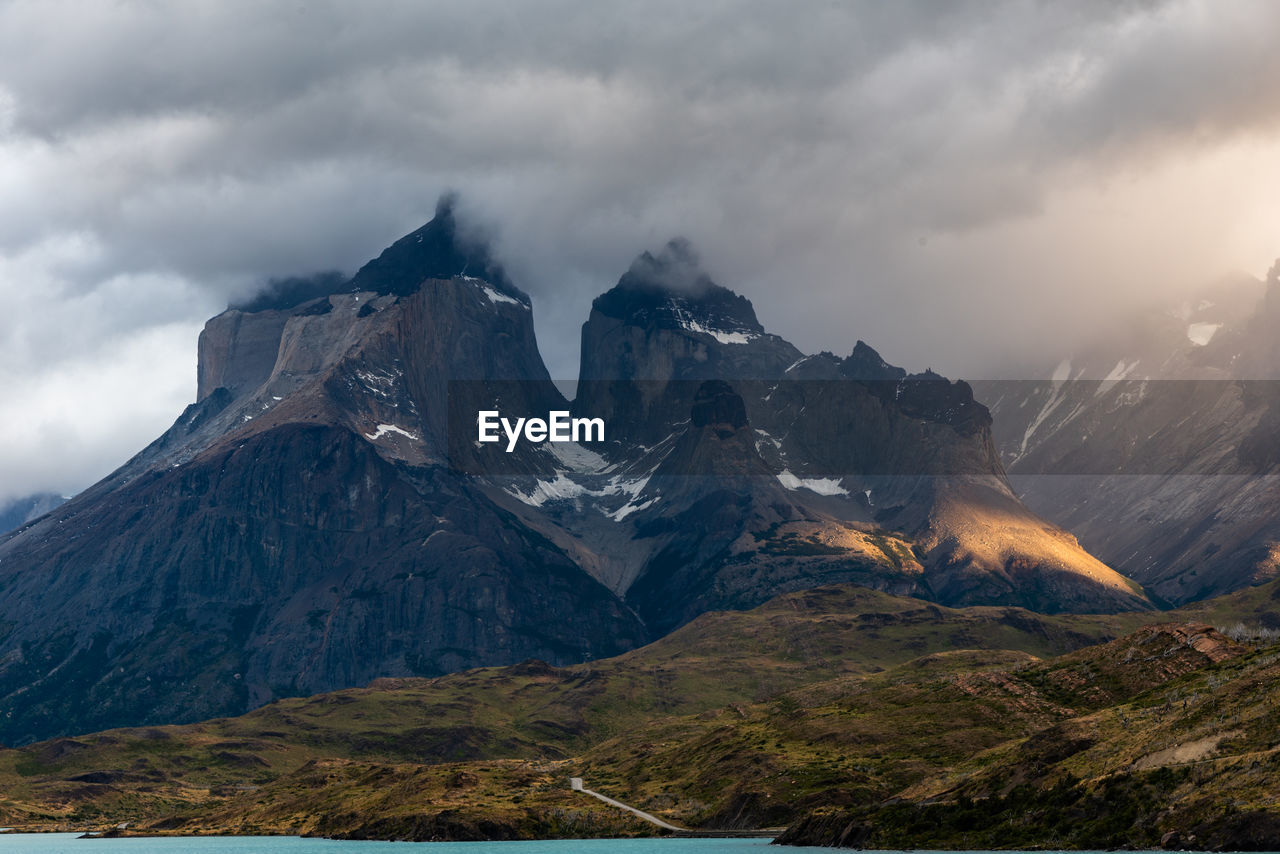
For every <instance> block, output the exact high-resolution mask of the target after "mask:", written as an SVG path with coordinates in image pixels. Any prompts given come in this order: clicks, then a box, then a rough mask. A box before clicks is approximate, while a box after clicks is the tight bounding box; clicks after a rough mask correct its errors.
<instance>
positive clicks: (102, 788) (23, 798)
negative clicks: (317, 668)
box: [0, 587, 1280, 846]
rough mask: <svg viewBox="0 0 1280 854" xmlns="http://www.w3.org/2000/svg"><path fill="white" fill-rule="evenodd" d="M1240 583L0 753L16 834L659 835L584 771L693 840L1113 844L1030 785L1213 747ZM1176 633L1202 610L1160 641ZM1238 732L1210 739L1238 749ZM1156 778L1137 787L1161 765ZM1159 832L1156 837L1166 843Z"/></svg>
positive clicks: (707, 625)
mask: <svg viewBox="0 0 1280 854" xmlns="http://www.w3.org/2000/svg"><path fill="white" fill-rule="evenodd" d="M1233 595H1234V596H1235V597H1236V599H1235V600H1234V601H1233V600H1231V599H1230V597H1228V598H1227V599H1224V600H1223V601H1218V602H1214V603H1207V604H1203V605H1201V606H1199V610H1197V611H1194V612H1192V613H1190V614H1188V613H1182V612H1173V613H1168V614H1121V615H1110V616H1052V617H1049V616H1043V615H1038V614H1033V613H1030V612H1027V611H1024V610H1021V609H1017V608H966V609H949V608H943V607H940V606H937V605H933V604H930V603H926V602H922V601H919V600H913V599H904V598H899V597H893V596H889V595H886V594H882V593H876V592H872V591H869V590H864V589H860V588H853V587H833V588H823V589H818V590H812V591H805V592H802V593H795V594H789V595H785V596H780V597H778V598H777V599H774V600H772V601H771V602H769V603H767V604H766V605H764V606H762V607H760V608H757V609H755V610H753V611H747V612H727V613H715V614H707V615H704V616H703V617H701V618H699V619H698V620H695V621H694V622H693V623H691V624H689V625H687V626H685V627H684V628H682V629H680V630H679V631H677V632H675V633H673V634H672V635H670V636H669V637H667V638H664V639H663V640H661V641H658V642H657V643H654V644H651V645H650V646H647V647H644V648H643V649H639V650H636V651H633V652H631V653H628V654H626V655H622V656H619V657H617V658H613V659H609V660H605V661H599V662H591V663H587V664H583V665H578V666H575V667H567V668H554V667H550V666H548V665H546V664H544V663H542V662H535V661H530V662H525V663H523V664H520V665H516V666H514V667H506V668H490V669H483V670H474V671H467V672H464V673H458V674H454V675H451V676H447V677H442V678H439V679H396V680H379V681H377V682H374V683H373V684H371V685H369V686H367V687H365V688H360V689H352V690H347V691H339V692H335V693H332V694H325V695H319V696H316V697H310V698H305V699H293V700H284V701H280V702H277V703H273V704H271V705H269V706H266V707H263V708H261V709H258V710H256V711H254V712H251V713H249V714H247V715H243V716H241V717H238V718H230V719H218V720H213V721H206V722H203V723H199V724H192V725H187V726H173V727H148V728H140V729H124V730H112V731H108V732H103V733H95V734H90V735H85V736H80V737H76V738H62V739H55V740H52V741H48V742H43V743H40V744H34V745H28V746H25V747H22V748H20V749H16V750H2V751H0V823H3V824H5V825H9V826H15V827H22V828H27V829H52V828H90V827H92V828H97V829H102V828H108V827H111V826H113V825H115V824H116V823H118V822H122V821H127V822H130V823H131V827H132V829H133V830H138V831H143V832H169V833H192V832H222V833H314V834H322V835H330V836H345V837H352V838H365V837H368V838H412V839H476V838H533V837H545V836H598V835H627V834H636V833H650V832H653V828H651V827H649V826H646V825H643V824H640V823H639V822H638V821H636V820H634V819H632V818H631V817H630V816H627V815H625V814H623V813H621V812H619V811H616V810H614V809H613V808H610V807H608V806H605V805H604V804H601V803H599V802H598V801H594V800H593V799H590V798H588V797H586V796H583V795H581V794H576V793H573V792H571V791H570V790H569V789H568V785H567V782H568V778H569V777H570V776H582V777H584V778H586V779H587V783H588V785H589V786H590V787H592V788H594V789H596V790H598V791H601V792H604V793H605V794H609V795H612V796H614V797H618V798H620V799H622V800H625V801H627V802H630V803H634V804H635V805H637V806H640V807H642V808H644V809H648V810H649V811H651V812H655V813H658V814H661V815H663V816H664V817H666V818H668V819H669V820H672V821H675V822H676V823H683V824H685V825H687V826H691V827H709V828H737V827H757V826H776V825H784V824H793V823H794V824H795V826H794V828H793V830H792V837H791V838H793V839H797V840H803V841H816V842H822V843H830V842H838V841H839V840H840V839H844V840H845V841H846V842H848V841H850V840H853V841H857V840H863V841H864V842H865V841H867V840H871V841H873V842H874V843H875V844H877V845H879V844H885V845H909V846H919V845H923V844H934V845H939V846H945V845H958V844H965V845H969V844H970V843H971V842H974V840H975V839H976V837H972V836H971V835H965V833H968V831H964V832H961V831H957V830H955V829H954V827H953V825H952V824H948V822H951V821H952V819H951V818H942V817H940V816H953V817H954V816H963V815H971V818H970V819H963V818H956V819H955V821H956V822H960V823H961V824H963V822H964V821H971V822H978V819H977V818H973V817H972V814H971V813H968V812H965V810H970V811H971V810H973V809H978V808H977V807H974V806H973V805H974V804H981V805H982V807H981V808H982V809H986V810H988V811H990V814H989V815H987V814H983V817H982V819H981V822H979V824H981V825H982V826H985V825H986V824H987V823H990V822H996V823H999V822H1001V821H1005V820H1006V819H1007V820H1008V821H1010V822H1014V823H1016V822H1017V821H1021V822H1022V828H1023V829H1022V831H1021V832H1022V836H1018V835H1017V834H1016V833H1013V835H1009V836H1008V838H1010V839H1013V838H1017V839H1020V840H1021V842H1020V843H1019V844H1026V845H1031V844H1039V843H1038V842H1037V840H1039V841H1040V842H1043V841H1044V840H1045V839H1053V840H1057V842H1060V843H1061V844H1062V845H1072V844H1077V843H1079V844H1083V842H1084V841H1088V842H1089V843H1090V844H1095V843H1097V840H1099V839H1101V838H1103V836H1104V835H1105V834H1104V832H1103V830H1098V832H1097V833H1093V835H1081V834H1084V833H1085V831H1084V827H1085V824H1084V823H1082V822H1080V821H1078V820H1072V821H1070V822H1069V824H1070V826H1071V827H1072V828H1073V832H1076V834H1077V835H1076V836H1070V837H1063V836H1060V835H1053V833H1055V832H1056V831H1052V830H1051V829H1046V826H1044V825H1043V823H1040V822H1037V821H1036V820H1034V819H1028V818H1026V816H1027V814H1028V813H1027V809H1026V806H1027V798H1033V799H1036V798H1044V797H1050V795H1046V794H1045V793H1046V792H1048V793H1054V792H1058V793H1061V792H1063V791H1068V790H1069V792H1070V793H1072V794H1073V796H1074V795H1075V794H1076V793H1083V794H1079V797H1082V798H1083V797H1092V795H1090V794H1089V793H1090V792H1093V791H1094V789H1093V788H1090V787H1096V786H1099V785H1103V784H1102V783H1099V782H1098V781H1099V780H1105V779H1110V778H1109V777H1108V775H1114V774H1116V773H1121V772H1120V771H1116V770H1115V769H1114V768H1112V767H1111V766H1108V765H1106V762H1108V761H1113V760H1114V762H1120V760H1119V759H1115V757H1119V756H1129V755H1130V754H1133V756H1135V757H1138V758H1141V757H1142V756H1146V755H1148V754H1160V751H1162V750H1172V751H1173V754H1170V755H1174V754H1177V755H1182V754H1180V753H1178V750H1179V749H1180V745H1182V744H1183V743H1184V742H1195V743H1197V744H1199V743H1201V742H1202V740H1203V739H1208V738H1216V737H1217V736H1218V735H1219V734H1220V733H1219V730H1216V729H1215V730H1212V731H1210V730H1207V729H1206V730H1204V732H1201V730H1197V729H1195V728H1194V727H1191V726H1190V724H1188V727H1189V728H1188V729H1187V730H1186V732H1185V733H1184V732H1183V731H1182V730H1177V729H1176V727H1175V724H1174V721H1175V718H1177V715H1178V714H1182V706H1181V705H1179V703H1185V705H1186V713H1187V714H1188V715H1189V714H1190V713H1191V711H1192V710H1193V709H1195V708H1200V709H1207V708H1209V707H1207V706H1205V705H1204V704H1205V703H1206V702H1208V701H1207V700H1205V697H1207V696H1208V695H1209V693H1211V691H1210V687H1208V686H1211V685H1213V686H1217V687H1215V688H1214V689H1213V691H1215V692H1219V693H1220V690H1219V689H1220V687H1221V685H1224V684H1227V683H1232V684H1235V683H1236V680H1238V679H1242V678H1244V674H1245V671H1243V670H1241V671H1238V672H1237V671H1236V670H1232V669H1231V668H1233V667H1237V666H1244V665H1242V664H1240V663H1241V662H1247V663H1250V664H1248V666H1250V667H1252V666H1254V664H1253V663H1254V662H1258V661H1262V660H1265V658H1266V656H1265V655H1261V654H1258V653H1254V652H1251V651H1250V650H1249V649H1248V648H1246V647H1244V646H1241V645H1239V644H1236V643H1234V642H1232V641H1230V640H1228V639H1226V638H1222V637H1220V636H1218V635H1216V634H1215V633H1214V632H1213V631H1212V630H1211V629H1209V627H1207V626H1205V625H1197V626H1196V627H1195V628H1192V629H1188V628H1186V626H1185V625H1184V623H1185V618H1186V617H1187V616H1188V615H1190V616H1204V615H1212V616H1214V617H1216V618H1218V619H1219V620H1220V621H1221V622H1222V623H1224V624H1227V625H1234V624H1235V623H1237V622H1248V623H1250V624H1251V625H1254V626H1259V625H1263V624H1264V623H1265V622H1266V620H1267V619H1268V618H1267V617H1266V616H1265V615H1266V614H1267V613H1269V612H1270V605H1271V603H1272V602H1273V601H1275V600H1274V599H1273V598H1272V593H1271V591H1270V590H1267V589H1266V588H1259V589H1255V590H1251V591H1244V592H1242V593H1240V594H1233ZM1171 618H1173V619H1175V620H1179V621H1183V622H1181V623H1175V624H1173V625H1172V626H1170V625H1165V626H1163V627H1161V628H1154V627H1146V625H1147V624H1148V623H1150V622H1151V621H1153V620H1169V619H1171ZM1135 632H1136V633H1135ZM1263 634H1264V635H1265V634H1266V632H1263ZM1122 635H1123V636H1124V637H1123V638H1121V639H1120V640H1113V639H1115V638H1118V637H1120V636H1122ZM1278 666H1280V665H1278ZM1249 672H1250V673H1252V672H1253V671H1249ZM1265 675H1266V674H1264V673H1262V672H1259V673H1258V674H1257V675H1256V679H1255V684H1256V685H1258V686H1261V685H1263V684H1264V680H1265ZM1197 679H1198V680H1201V681H1200V682H1197V681H1195V680H1197ZM1206 680H1207V681H1206ZM1215 680H1216V681H1215ZM1241 684H1243V683H1241ZM1193 685H1201V686H1205V687H1201V688H1200V689H1198V690H1197V689H1194V688H1192V687H1190V686H1193ZM1257 690H1261V688H1258V689H1257ZM1160 692H1164V693H1160ZM1169 692H1173V693H1172V694H1170V693H1169ZM1157 697H1163V698H1165V699H1163V700H1159V701H1157V700H1156V699H1153V698H1157ZM1193 697H1194V699H1192V698H1193ZM1170 698H1172V699H1170ZM1259 702H1261V701H1260V700H1259ZM1215 708H1216V707H1215ZM1140 709H1141V710H1146V711H1142V712H1141V713H1140V712H1139V711H1138V710H1140ZM1152 709H1155V710H1156V711H1154V712H1153V711H1151V710H1152ZM1259 713H1260V712H1259ZM1205 714H1208V713H1207V712H1206V713H1205ZM1239 714H1243V712H1241V713H1239ZM1239 714H1236V715H1235V716H1232V715H1231V714H1226V713H1225V712H1224V711H1219V712H1217V713H1215V714H1214V716H1213V720H1214V721H1217V718H1218V717H1219V716H1223V715H1225V717H1223V718H1222V720H1223V721H1224V723H1222V726H1227V723H1225V722H1230V721H1235V720H1236V718H1237V717H1239ZM1202 717H1204V715H1202ZM1197 720H1199V719H1197ZM1206 720H1207V718H1206ZM1135 722H1139V723H1141V726H1135ZM1201 723H1204V721H1203V720H1202V721H1201ZM1205 725H1206V726H1207V724H1205ZM1214 725H1215V726H1217V725H1218V724H1217V723H1215V724H1214ZM1259 726H1261V725H1259ZM1170 727H1174V728H1173V729H1169V728H1170ZM1082 728H1083V729H1082ZM1222 732H1223V733H1227V734H1225V735H1222V737H1221V738H1220V739H1219V740H1218V741H1217V742H1214V746H1213V749H1215V750H1220V749H1225V748H1226V747H1230V746H1231V745H1233V744H1235V741H1233V739H1239V738H1242V737H1243V736H1239V735H1232V734H1230V732H1231V730H1230V729H1224V730H1222ZM1242 732H1244V733H1245V734H1246V735H1248V733H1251V732H1253V730H1249V729H1248V728H1247V727H1246V728H1245V729H1244V730H1242ZM1258 732H1259V733H1261V730H1259V731H1258ZM1081 733H1084V734H1083V735H1082V734H1081ZM1249 737H1250V738H1254V741H1251V742H1249V744H1251V745H1254V747H1257V745H1259V744H1261V743H1262V741H1261V740H1260V739H1262V738H1263V736H1262V735H1261V734H1257V735H1256V738H1255V737H1254V736H1249ZM1144 739H1145V740H1144ZM1131 742H1132V744H1131ZM1203 743H1206V744H1207V743H1208V742H1203ZM1251 749H1252V748H1251ZM1266 749H1270V748H1266ZM1091 751H1094V752H1091ZM1126 751H1127V752H1126ZM1135 751H1137V752H1135ZM1090 757H1092V758H1090ZM1109 757H1110V758H1109ZM1086 759H1087V760H1088V761H1089V762H1092V763H1093V764H1085V765H1079V764H1071V763H1072V762H1075V763H1081V762H1085V761H1086ZM1124 761H1125V762H1128V763H1129V765H1134V763H1135V762H1136V761H1137V760H1136V759H1134V758H1132V757H1131V758H1129V759H1127V760H1124ZM1114 762H1113V764H1114ZM1062 763H1066V764H1062ZM1151 763H1155V764H1151ZM1122 764H1123V763H1122ZM1148 764H1149V765H1151V767H1150V768H1147V767H1146V766H1143V767H1142V768H1140V769H1138V770H1137V772H1136V773H1141V774H1148V773H1165V772H1163V771H1161V770H1160V769H1161V767H1162V766H1161V765H1160V762H1158V761H1157V760H1150V761H1149V762H1148ZM1059 766H1060V767H1059ZM1116 767H1117V768H1118V767H1120V766H1116ZM1126 767H1127V766H1126ZM1136 767H1137V766H1135V768H1136ZM1046 769H1052V770H1051V771H1050V770H1046ZM1108 769H1111V770H1108ZM1124 773H1128V772H1124ZM1255 776H1257V775H1255ZM1159 779H1163V778H1159ZM1263 779H1264V783H1265V780H1269V779H1270V778H1266V777H1265V775H1263ZM1179 785H1181V784H1179ZM1242 785H1243V784H1242ZM1064 786H1065V787H1067V788H1066V789H1064V788H1063V787H1064ZM1072 787H1074V788H1072ZM1144 791H1145V790H1144ZM1153 791H1154V790H1153ZM1206 791H1208V792H1211V793H1214V794H1212V795H1204V796H1205V797H1210V796H1211V797H1217V794H1216V793H1217V791H1218V790H1217V789H1216V788H1213V787H1210V789H1209V790H1206ZM1232 791H1235V790H1234V789H1233V790H1232ZM1202 795H1203V793H1202ZM1061 796H1062V797H1066V795H1061ZM1052 797H1059V795H1052ZM1135 797H1136V796H1135ZM1233 797H1234V796H1233ZM1019 799H1021V800H1019ZM1242 802H1243V801H1242ZM886 803H887V804H889V806H880V805H884V804H886ZM1258 803H1261V801H1259V802H1258ZM868 804H872V805H877V806H874V807H868V806H867V805H868ZM1259 808H1263V807H1259ZM1135 809H1137V808H1136V807H1135ZM1207 809H1208V808H1203V809H1202V810H1201V812H1202V813H1204V814H1208V813H1207V812H1206V810H1207ZM949 810H951V812H948V811H949ZM957 810H958V812H956V811H957ZM1002 810H1003V811H1005V812H1002ZM1006 813H1007V815H1006ZM1134 814H1135V815H1136V813H1134ZM1125 815H1129V813H1125ZM1063 821H1066V819H1063ZM1161 821H1162V820H1155V819H1152V823H1151V825H1150V828H1148V830H1146V831H1143V834H1144V835H1143V836H1142V839H1144V840H1148V841H1149V839H1150V836H1151V833H1153V832H1155V830H1153V829H1152V828H1154V829H1160V830H1161V833H1162V834H1163V833H1165V832H1167V831H1166V830H1163V828H1165V827H1166V825H1168V822H1167V821H1166V822H1164V823H1163V824H1162V823H1161ZM922 824H923V825H927V826H929V827H936V828H939V829H938V830H937V832H936V833H935V834H934V835H933V836H930V835H929V834H928V833H925V832H923V831H921V830H920V827H921V826H922ZM1168 826H1169V827H1170V829H1173V828H1172V826H1171V825H1168ZM1099 827H1101V826H1099ZM1108 827H1109V825H1108ZM947 828H951V829H950V830H948V829H947ZM1095 830H1097V828H1095ZM1185 830H1186V832H1187V833H1191V832H1192V831H1191V829H1190V826H1188V828H1186V829H1185ZM130 832H132V831H130ZM1107 832H1109V831H1107ZM1010 833H1012V831H1010ZM1037 833H1039V834H1040V836H1038V837H1037V836H1036V834H1037ZM1045 834H1049V835H1048V836H1046V835H1045ZM1001 838H1003V837H1001ZM1108 838H1110V837H1108ZM1116 838H1119V837H1116ZM977 841H978V842H981V844H982V845H984V846H990V845H993V844H995V842H996V841H998V839H997V837H994V836H989V837H983V838H982V839H980V840H977ZM1156 842H1159V840H1158V839H1157V840H1156Z"/></svg>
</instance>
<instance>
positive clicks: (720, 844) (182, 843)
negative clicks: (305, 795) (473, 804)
mask: <svg viewBox="0 0 1280 854" xmlns="http://www.w3.org/2000/svg"><path fill="white" fill-rule="evenodd" d="M77 836H78V834H75V833H23V834H0V854H391V852H401V854H403V852H405V851H406V850H409V849H411V848H414V847H423V848H428V849H430V851H431V854H481V852H489V851H492V852H495V854H765V852H766V851H768V850H769V849H767V848H766V847H765V846H767V845H768V844H769V840H767V839H556V840H548V841H545V842H345V841H337V840H333V839H302V838H300V837H296V836H193V837H160V838H150V839H137V838H133V839H78V838H77ZM773 850H774V851H775V852H776V851H778V849H776V848H775V849H773ZM782 850H784V851H792V850H800V849H791V848H788V849H782ZM814 850H816V849H814Z"/></svg>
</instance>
